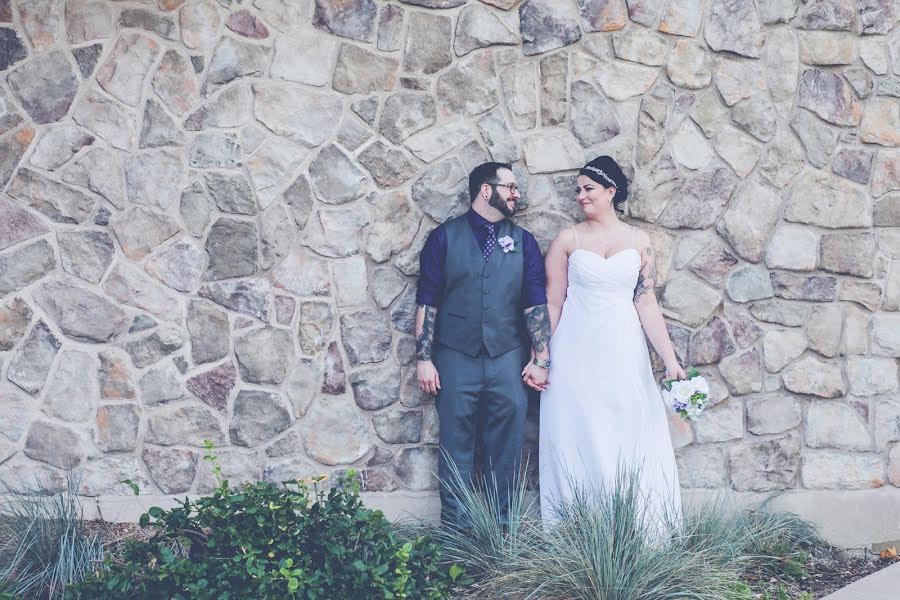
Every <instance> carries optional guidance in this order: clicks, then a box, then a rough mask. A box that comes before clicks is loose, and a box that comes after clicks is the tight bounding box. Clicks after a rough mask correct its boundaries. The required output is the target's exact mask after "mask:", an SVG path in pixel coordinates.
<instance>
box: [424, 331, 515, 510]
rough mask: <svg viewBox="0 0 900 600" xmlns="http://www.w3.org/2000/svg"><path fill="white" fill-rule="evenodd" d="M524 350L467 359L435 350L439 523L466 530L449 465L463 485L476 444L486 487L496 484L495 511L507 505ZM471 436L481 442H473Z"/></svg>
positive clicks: (468, 478)
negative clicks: (451, 487)
mask: <svg viewBox="0 0 900 600" xmlns="http://www.w3.org/2000/svg"><path fill="white" fill-rule="evenodd" d="M527 358H528V353H527V350H526V349H524V348H517V349H516V350H513V351H510V352H507V353H506V354H502V355H500V356H498V357H496V358H491V357H490V356H488V355H487V354H486V353H483V354H482V355H480V356H478V357H476V358H472V357H471V356H468V355H466V354H463V353H461V352H457V351H456V350H451V349H450V348H446V347H443V346H438V347H437V348H435V352H434V364H435V367H437V370H438V374H439V376H440V379H441V389H440V391H439V392H438V396H437V411H438V417H439V419H440V444H441V451H442V452H441V457H440V461H439V464H438V476H439V477H440V478H441V522H442V523H444V524H445V525H452V526H459V527H464V526H465V520H466V519H465V516H464V515H462V514H461V513H460V510H459V504H458V502H457V500H456V498H455V496H454V495H453V494H451V493H450V490H449V489H448V488H447V485H446V482H447V481H448V478H449V477H450V476H451V470H450V462H449V461H453V463H454V464H455V466H456V468H457V469H458V470H459V473H460V475H461V476H462V479H463V481H466V482H468V481H471V480H472V476H473V475H474V470H475V446H476V444H477V443H479V442H480V443H481V444H482V451H483V457H484V470H485V479H486V482H487V485H489V486H493V485H494V484H495V483H496V486H497V490H498V492H499V501H500V508H501V510H503V511H504V512H505V509H506V507H507V506H508V504H509V489H510V486H511V485H512V484H513V480H514V478H515V476H516V475H517V474H518V470H519V462H520V457H521V454H522V437H523V432H524V428H525V417H526V412H527V409H528V398H527V394H526V392H525V384H523V383H522V376H521V373H522V367H523V366H524V364H525V361H526V360H527ZM476 432H477V433H478V434H479V435H478V437H479V438H480V439H476Z"/></svg>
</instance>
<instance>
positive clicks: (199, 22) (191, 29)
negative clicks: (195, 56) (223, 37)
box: [179, 0, 222, 51]
mask: <svg viewBox="0 0 900 600" xmlns="http://www.w3.org/2000/svg"><path fill="white" fill-rule="evenodd" d="M221 22H222V18H221V17H220V16H219V11H218V10H217V9H216V5H215V3H213V2H210V1H208V0H207V1H206V2H198V3H193V2H192V3H189V4H187V5H186V6H185V7H184V8H182V9H181V11H180V13H179V24H180V25H181V40H182V41H183V42H184V45H185V46H187V47H188V48H191V49H192V50H200V51H205V50H208V49H210V48H212V46H213V44H214V43H215V41H216V38H217V33H218V32H217V29H218V28H219V24H220V23H221Z"/></svg>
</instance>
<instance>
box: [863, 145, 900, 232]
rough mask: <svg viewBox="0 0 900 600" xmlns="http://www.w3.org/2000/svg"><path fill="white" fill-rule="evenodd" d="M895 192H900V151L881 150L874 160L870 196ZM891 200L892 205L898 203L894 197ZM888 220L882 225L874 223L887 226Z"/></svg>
mask: <svg viewBox="0 0 900 600" xmlns="http://www.w3.org/2000/svg"><path fill="white" fill-rule="evenodd" d="M862 183H865V181H863V182H862ZM896 190H900V150H882V151H880V152H879V153H878V157H877V158H876V159H875V168H874V175H873V177H872V195H873V196H875V197H876V198H877V197H879V196H882V195H884V194H887V193H888V192H893V191H896ZM891 198H893V200H892V201H893V202H894V203H897V202H898V200H896V198H897V197H896V196H892V197H891ZM888 220H889V219H884V223H876V225H882V224H883V225H888V223H887V221H888ZM895 225H896V224H895Z"/></svg>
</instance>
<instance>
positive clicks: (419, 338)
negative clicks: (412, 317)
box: [416, 304, 437, 360]
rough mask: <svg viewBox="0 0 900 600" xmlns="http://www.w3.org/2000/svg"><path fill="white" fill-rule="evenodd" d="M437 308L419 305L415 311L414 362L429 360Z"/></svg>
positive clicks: (432, 345)
mask: <svg viewBox="0 0 900 600" xmlns="http://www.w3.org/2000/svg"><path fill="white" fill-rule="evenodd" d="M436 318H437V308H435V307H434V306H428V305H427V304H420V305H419V309H418V310H417V311H416V360H431V353H432V349H433V347H434V324H435V320H436Z"/></svg>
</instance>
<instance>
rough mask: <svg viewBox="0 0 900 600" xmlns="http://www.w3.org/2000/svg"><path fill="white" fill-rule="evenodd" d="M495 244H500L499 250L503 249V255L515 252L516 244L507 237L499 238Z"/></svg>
mask: <svg viewBox="0 0 900 600" xmlns="http://www.w3.org/2000/svg"><path fill="white" fill-rule="evenodd" d="M497 243H498V244H500V247H501V248H503V254H509V253H510V252H515V251H516V242H515V241H513V239H512V238H511V237H509V236H508V235H504V236H503V237H502V238H499V239H498V240H497Z"/></svg>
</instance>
